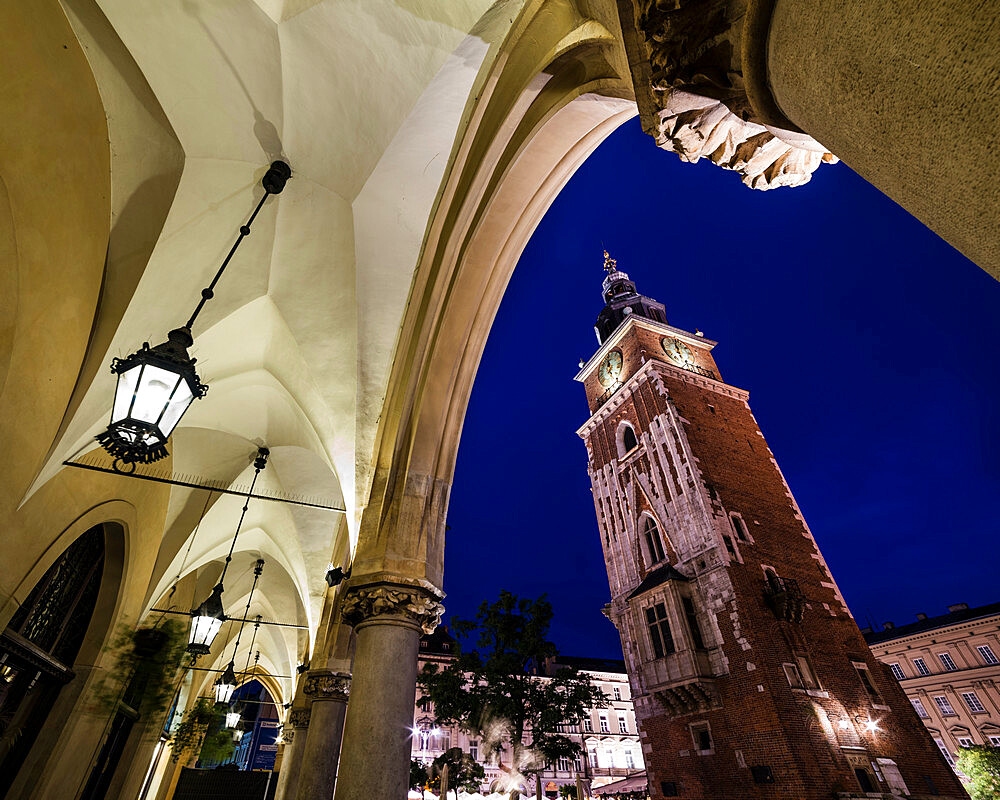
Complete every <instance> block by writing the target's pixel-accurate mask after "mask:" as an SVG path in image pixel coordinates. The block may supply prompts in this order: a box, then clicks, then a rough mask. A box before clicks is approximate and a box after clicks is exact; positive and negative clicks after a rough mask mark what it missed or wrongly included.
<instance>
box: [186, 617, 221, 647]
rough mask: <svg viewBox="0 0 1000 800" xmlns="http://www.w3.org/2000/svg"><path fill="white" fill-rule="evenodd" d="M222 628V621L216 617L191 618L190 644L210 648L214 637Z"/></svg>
mask: <svg viewBox="0 0 1000 800" xmlns="http://www.w3.org/2000/svg"><path fill="white" fill-rule="evenodd" d="M221 628H222V620H221V619H219V618H218V617H191V638H190V640H189V642H190V643H191V644H203V645H205V646H206V647H209V646H211V644H212V640H213V639H215V635H216V634H217V633H218V632H219V630H220V629H221Z"/></svg>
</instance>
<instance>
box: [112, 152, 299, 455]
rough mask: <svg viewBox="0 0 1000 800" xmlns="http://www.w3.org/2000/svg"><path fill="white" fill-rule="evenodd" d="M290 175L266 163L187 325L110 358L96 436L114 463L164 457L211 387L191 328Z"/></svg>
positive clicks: (281, 167)
mask: <svg viewBox="0 0 1000 800" xmlns="http://www.w3.org/2000/svg"><path fill="white" fill-rule="evenodd" d="M291 175H292V169H291V167H289V166H288V164H286V163H285V162H284V161H275V162H273V163H272V164H271V166H270V167H268V169H267V172H266V173H264V177H263V178H262V179H261V182H260V183H261V186H263V187H264V195H263V197H261V198H260V201H259V202H258V203H257V207H256V208H255V209H254V210H253V213H252V214H251V215H250V219H249V220H247V222H246V224H245V225H241V226H240V229H239V236H237V238H236V242H235V243H234V244H233V246H232V247H231V248H230V250H229V254H228V255H227V256H226V258H225V260H224V261H223V262H222V266H220V267H219V269H218V271H217V272H216V273H215V277H214V278H212V282H211V283H209V285H208V286H206V287H205V288H204V289H202V290H201V300H200V301H199V302H198V305H197V306H196V307H195V310H194V313H192V314H191V316H190V317H189V318H188V321H187V322H186V323H185V324H184V326H183V327H180V328H175V329H174V330H172V331H170V333H168V334H167V341H165V342H163V343H162V344H158V345H156V347H150V346H149V342H145V343H144V344H143V345H142V349H141V350H137V351H136V352H135V353H133V354H132V355H130V356H128V357H127V358H116V359H114V360H113V361H112V362H111V371H112V372H114V373H115V374H116V375H117V376H118V386H117V388H116V389H115V401H114V405H113V406H112V409H111V423H110V424H109V425H108V427H107V430H105V431H104V432H103V433H101V434H99V435H98V437H97V441H98V442H99V443H100V445H101V447H103V448H104V449H105V450H107V451H108V453H110V454H111V455H112V456H114V457H115V468H116V469H118V465H119V463H121V464H124V465H126V466H130V469H123V470H122V471H123V472H130V471H132V470H134V469H135V464H137V463H140V464H149V463H152V462H153V461H159V460H160V459H161V458H164V457H165V456H166V455H167V446H166V445H167V439H169V438H170V434H171V433H172V432H173V430H174V428H176V427H177V423H178V422H180V421H181V417H182V416H183V415H184V412H185V411H187V409H188V406H190V405H191V402H192V401H193V400H194V399H195V398H198V397H204V396H205V393H206V392H208V386H206V385H205V384H204V383H202V382H201V379H200V378H199V377H198V373H196V372H195V370H194V362H195V359H193V358H191V356H189V355H188V348H189V347H190V346H191V345H192V344H194V339H193V337H192V336H191V329H192V328H193V327H194V323H195V320H196V319H197V318H198V315H199V314H200V313H201V310H202V309H203V308H204V307H205V303H207V302H208V301H209V300H211V299H212V298H213V297H215V286H216V284H217V283H218V282H219V279H220V278H221V277H222V273H223V272H225V270H226V267H227V266H229V262H230V261H231V260H232V258H233V256H234V255H235V254H236V249H237V248H238V247H239V246H240V242H242V241H243V240H244V239H245V238H246V237H247V236H249V235H250V226H251V225H252V224H253V221H254V220H255V219H256V218H257V214H258V213H259V212H260V210H261V208H262V207H263V205H264V203H265V201H266V200H267V198H268V197H270V196H271V195H273V194H281V192H282V190H283V189H284V188H285V183H286V182H287V181H288V179H289V178H290V177H291Z"/></svg>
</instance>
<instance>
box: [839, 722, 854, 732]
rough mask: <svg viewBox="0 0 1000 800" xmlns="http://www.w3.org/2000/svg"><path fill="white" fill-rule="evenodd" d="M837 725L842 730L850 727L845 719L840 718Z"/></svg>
mask: <svg viewBox="0 0 1000 800" xmlns="http://www.w3.org/2000/svg"><path fill="white" fill-rule="evenodd" d="M837 727H838V728H840V729H841V730H842V731H846V730H847V729H848V728H850V727H851V723H850V722H848V721H847V720H846V719H842V720H841V721H840V722H838V723H837Z"/></svg>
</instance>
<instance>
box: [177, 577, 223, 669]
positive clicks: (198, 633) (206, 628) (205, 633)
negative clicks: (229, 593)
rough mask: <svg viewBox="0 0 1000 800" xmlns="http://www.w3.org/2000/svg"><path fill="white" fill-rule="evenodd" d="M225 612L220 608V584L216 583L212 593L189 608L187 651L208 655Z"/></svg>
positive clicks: (220, 627)
mask: <svg viewBox="0 0 1000 800" xmlns="http://www.w3.org/2000/svg"><path fill="white" fill-rule="evenodd" d="M225 621H226V612H225V611H224V610H223V608H222V584H221V583H218V584H216V586H215V588H214V589H212V594H210V595H209V597H208V599H207V600H206V601H205V602H204V603H202V604H201V605H200V606H198V607H197V608H194V609H191V635H190V637H189V639H188V646H187V651H188V652H189V653H192V654H193V655H201V656H204V655H208V653H210V652H211V650H212V640H214V639H215V635H216V634H217V633H218V632H219V631H220V630H221V629H222V623H223V622H225Z"/></svg>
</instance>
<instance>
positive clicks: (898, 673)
mask: <svg viewBox="0 0 1000 800" xmlns="http://www.w3.org/2000/svg"><path fill="white" fill-rule="evenodd" d="M889 669H890V670H891V671H892V675H893V677H894V678H895V679H896V680H897V681H901V680H903V678H905V677H906V676H905V675H903V668H902V667H901V666H899V664H890V665H889Z"/></svg>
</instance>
